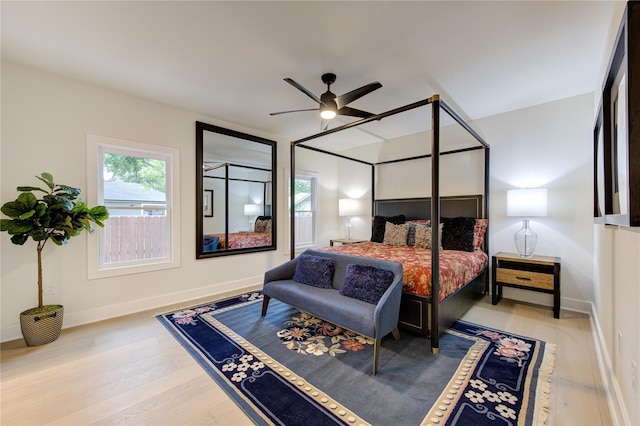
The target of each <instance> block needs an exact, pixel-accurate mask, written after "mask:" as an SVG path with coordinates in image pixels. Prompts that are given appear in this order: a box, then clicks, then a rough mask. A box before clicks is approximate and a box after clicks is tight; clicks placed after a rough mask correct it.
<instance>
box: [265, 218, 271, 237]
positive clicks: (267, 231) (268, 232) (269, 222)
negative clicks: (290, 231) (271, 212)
mask: <svg viewBox="0 0 640 426" xmlns="http://www.w3.org/2000/svg"><path fill="white" fill-rule="evenodd" d="M264 232H265V233H267V234H270V233H271V219H269V220H267V226H265V228H264Z"/></svg>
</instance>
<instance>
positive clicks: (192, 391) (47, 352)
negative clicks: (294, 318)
mask: <svg viewBox="0 0 640 426" xmlns="http://www.w3.org/2000/svg"><path fill="white" fill-rule="evenodd" d="M171 308H172V307H168V308H167V310H169V309H171ZM156 313H157V312H155V311H154V312H142V313H138V314H134V315H127V316H125V317H121V318H116V319H113V320H108V321H103V322H100V323H95V324H91V325H87V326H82V327H75V328H71V329H66V330H63V332H62V334H61V336H60V338H59V339H58V340H57V341H55V342H53V343H50V344H48V345H45V346H40V347H36V348H28V347H26V346H25V344H24V342H23V341H21V340H20V341H14V342H7V343H4V344H2V345H1V355H2V360H1V361H2V363H1V367H2V371H1V374H2V376H1V379H2V382H1V394H0V398H1V407H0V408H1V411H0V413H1V414H0V415H1V417H0V423H1V424H2V425H4V426H9V425H42V424H56V425H91V424H119V425H121V424H136V425H245V424H251V421H250V420H249V418H248V417H247V416H246V415H245V414H244V413H243V412H242V411H241V410H240V409H239V408H237V406H236V405H235V404H234V403H233V402H232V401H231V400H230V399H229V397H227V395H226V394H225V393H224V392H223V391H222V390H221V389H220V388H219V387H218V386H217V385H216V384H215V383H214V381H213V380H212V379H211V378H210V377H209V376H208V375H207V373H206V372H205V371H204V370H203V369H202V368H200V366H198V364H197V363H196V362H195V361H194V360H193V358H192V357H191V356H190V355H189V354H188V353H187V352H186V351H185V350H184V349H182V347H181V346H180V345H179V344H178V342H177V341H176V340H175V339H174V338H173V337H172V336H171V335H170V334H169V333H168V332H167V331H166V330H165V329H164V327H163V326H162V325H161V324H160V323H159V321H158V320H156V319H155V318H154V315H155V314H156ZM464 319H466V320H468V321H471V322H475V323H479V324H483V325H486V326H489V327H494V328H498V329H501V330H505V331H510V332H513V333H516V334H522V335H525V336H530V337H535V338H538V339H541V340H545V341H547V342H550V343H555V344H556V345H557V351H556V367H555V373H554V378H553V383H552V407H551V415H550V419H549V425H608V424H611V419H610V416H609V411H608V407H607V403H606V400H605V398H604V396H603V395H604V392H603V391H602V382H601V378H600V373H599V370H598V365H597V360H596V355H595V349H594V344H593V340H592V335H591V328H590V323H589V318H588V317H587V316H586V315H584V314H578V313H574V312H569V311H562V313H561V318H560V319H559V320H556V319H554V318H553V313H552V311H551V309H549V308H544V307H539V306H530V305H526V304H519V303H515V302H512V301H510V300H506V299H504V300H502V301H501V302H500V304H498V305H497V306H492V305H491V303H490V301H489V298H485V299H484V300H482V301H481V302H479V303H477V304H476V305H475V306H474V307H473V308H471V310H469V312H467V314H466V315H465V316H464ZM397 424H401V423H397Z"/></svg>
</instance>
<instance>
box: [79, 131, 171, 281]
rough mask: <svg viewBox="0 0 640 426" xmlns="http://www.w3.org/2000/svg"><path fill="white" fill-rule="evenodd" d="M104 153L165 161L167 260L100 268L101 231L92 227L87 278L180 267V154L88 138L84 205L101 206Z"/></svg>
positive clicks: (122, 140) (152, 147)
mask: <svg viewBox="0 0 640 426" xmlns="http://www.w3.org/2000/svg"><path fill="white" fill-rule="evenodd" d="M105 152H109V153H114V154H121V155H134V156H136V155H137V156H142V157H145V158H157V159H160V160H163V161H166V164H167V178H166V179H167V186H166V207H162V209H165V208H166V212H167V220H168V222H169V223H168V230H167V256H166V257H164V258H158V259H144V260H138V261H129V262H122V263H112V264H108V265H101V261H100V259H101V247H102V238H103V231H102V228H100V227H99V226H94V229H95V230H96V232H95V233H94V234H93V235H91V236H90V237H89V242H88V246H87V253H88V256H87V258H88V268H87V271H88V278H89V279H97V278H106V277H115V276H122V275H129V274H137V273H142V272H152V271H159V270H164V269H170V268H177V267H180V169H179V165H180V151H179V150H177V149H175V148H169V147H164V146H158V145H151V144H146V143H140V142H133V141H128V140H124V139H116V138H110V137H105V136H97V135H92V134H87V188H88V194H87V195H88V197H87V201H88V203H89V205H90V206H94V205H104V194H103V185H102V182H103V163H102V158H103V154H104V153H105ZM138 209H139V208H138ZM156 210H157V209H156ZM107 221H108V219H107Z"/></svg>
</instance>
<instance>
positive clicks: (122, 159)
mask: <svg viewBox="0 0 640 426" xmlns="http://www.w3.org/2000/svg"><path fill="white" fill-rule="evenodd" d="M87 142H88V150H87V152H88V156H89V161H88V164H89V167H88V170H89V179H88V181H89V188H90V189H93V188H95V204H102V205H104V206H106V207H107V209H108V210H109V219H108V220H107V221H106V222H105V226H104V228H98V230H97V232H96V233H97V235H98V237H97V238H96V239H94V241H92V244H90V251H89V278H99V277H104V276H115V275H124V274H128V273H137V272H145V271H153V270H158V269H166V268H171V267H177V266H179V259H180V256H179V241H180V240H179V238H178V232H179V226H178V224H179V205H180V204H179V199H177V197H178V191H175V190H174V188H178V176H179V173H178V170H177V167H178V164H179V158H178V151H177V150H175V149H172V148H166V147H159V146H154V145H147V144H140V143H135V142H130V141H123V140H118V139H112V138H106V137H100V136H94V135H88V136H87ZM92 201H93V200H92Z"/></svg>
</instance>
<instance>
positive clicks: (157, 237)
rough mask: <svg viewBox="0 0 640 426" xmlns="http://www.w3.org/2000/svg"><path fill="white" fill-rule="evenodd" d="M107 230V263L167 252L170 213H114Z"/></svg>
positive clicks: (158, 255)
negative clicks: (165, 214)
mask: <svg viewBox="0 0 640 426" xmlns="http://www.w3.org/2000/svg"><path fill="white" fill-rule="evenodd" d="M103 232H104V234H103V235H104V239H103V247H102V260H103V263H104V264H109V263H116V262H126V261H130V260H140V259H159V258H164V257H166V256H167V217H166V216H111V217H109V220H107V221H106V222H105V226H104V229H103Z"/></svg>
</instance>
